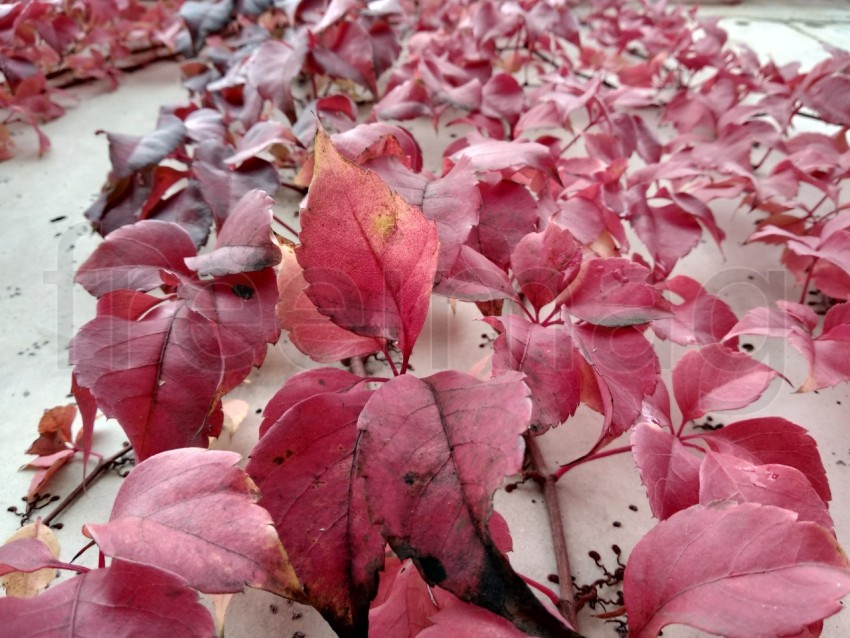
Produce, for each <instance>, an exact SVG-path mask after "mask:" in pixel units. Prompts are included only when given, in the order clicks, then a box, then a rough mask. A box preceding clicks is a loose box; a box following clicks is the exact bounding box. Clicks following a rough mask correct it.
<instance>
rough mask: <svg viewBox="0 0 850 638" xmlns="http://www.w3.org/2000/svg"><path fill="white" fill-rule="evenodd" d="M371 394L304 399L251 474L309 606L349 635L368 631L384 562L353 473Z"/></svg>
mask: <svg viewBox="0 0 850 638" xmlns="http://www.w3.org/2000/svg"><path fill="white" fill-rule="evenodd" d="M371 395H372V392H371V391H368V392H367V391H358V392H347V393H345V394H336V393H331V392H326V393H324V394H318V395H315V396H312V397H310V398H309V399H305V400H303V401H301V402H300V403H298V404H296V405H295V406H293V407H292V408H290V409H289V410H288V411H286V412H285V413H284V415H283V416H282V417H281V418H280V419H278V420H277V422H276V423H275V424H274V425H273V426H272V427H271V428H270V429H269V430H268V431H267V432H266V433H265V435H264V436H263V438H262V439H261V440H260V442H259V443H258V444H257V445H256V446H255V447H254V449H253V451H252V452H251V461H250V462H249V463H248V466H247V468H246V471H247V472H248V474H249V475H250V476H251V477H252V478H253V479H254V480H255V481H256V482H257V485H258V487H259V488H260V490H261V491H262V494H263V497H262V499H261V500H260V505H261V506H263V507H264V508H266V509H267V510H268V511H269V513H270V514H271V516H272V520H273V521H274V524H275V527H276V528H277V530H278V533H279V534H280V539H281V541H282V542H283V544H284V546H285V547H286V548H287V551H288V553H289V555H290V556H291V562H292V566H293V568H294V570H295V574H296V576H297V577H298V580H299V581H300V583H301V584H302V586H303V588H304V592H305V598H306V601H307V602H308V603H309V604H310V605H312V606H313V607H315V608H316V609H318V610H319V612H320V613H321V614H322V616H324V617H325V618H326V619H327V620H328V622H329V623H330V624H331V626H332V627H333V628H334V630H335V631H336V632H337V633H339V634H340V635H344V636H347V635H352V636H354V635H358V636H359V635H363V633H364V632H365V631H366V628H367V626H368V613H369V601H370V600H372V598H373V597H374V595H375V591H376V588H375V585H376V583H377V581H376V576H377V572H378V570H379V569H380V568H381V566H382V565H383V561H384V539H383V538H382V537H381V533H380V528H379V527H376V526H374V525H373V524H372V523H370V521H369V518H368V516H367V512H366V503H365V501H364V497H363V482H362V479H358V478H355V476H354V472H353V466H354V459H355V453H356V450H357V442H358V438H359V437H358V430H357V419H358V417H359V416H360V412H361V410H362V409H363V406H364V405H366V401H368V400H369V397H370V396H371Z"/></svg>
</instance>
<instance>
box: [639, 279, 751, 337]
mask: <svg viewBox="0 0 850 638" xmlns="http://www.w3.org/2000/svg"><path fill="white" fill-rule="evenodd" d="M659 288H661V289H662V290H669V291H670V292H672V293H674V294H676V295H677V296H678V297H680V298H681V299H682V303H678V304H677V303H674V304H672V310H673V316H672V317H670V318H662V319H656V320H655V321H653V322H652V329H653V330H654V331H655V334H657V335H658V336H659V337H661V338H662V339H669V340H670V341H672V342H674V343H678V344H680V345H683V346H688V345H696V344H698V345H708V344H710V343H718V342H720V341H721V340H724V337H725V336H726V335H727V333H728V332H729V331H730V330H731V329H732V327H733V326H735V324H736V323H737V321H738V318H737V317H736V316H735V313H734V312H732V309H731V308H730V307H729V304H727V303H726V302H725V301H723V300H722V299H720V298H719V297H715V296H714V295H711V294H709V293H708V292H706V290H705V289H704V288H703V287H702V285H700V283H699V282H698V281H696V280H695V279H691V278H690V277H686V276H684V275H678V276H677V277H672V278H671V279H668V280H667V281H665V282H662V283H661V284H659ZM736 343H737V342H733V343H731V344H730V345H731V346H735V345H736Z"/></svg>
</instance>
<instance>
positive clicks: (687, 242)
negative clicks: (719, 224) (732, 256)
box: [629, 196, 702, 276]
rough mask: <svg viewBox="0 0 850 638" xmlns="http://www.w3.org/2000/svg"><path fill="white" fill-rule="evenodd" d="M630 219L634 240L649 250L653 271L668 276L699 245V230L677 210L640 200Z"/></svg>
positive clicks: (690, 218)
mask: <svg viewBox="0 0 850 638" xmlns="http://www.w3.org/2000/svg"><path fill="white" fill-rule="evenodd" d="M629 218H630V221H631V223H632V228H634V230H635V232H636V233H637V236H638V237H640V240H641V241H642V242H643V243H644V244H645V245H646V247H647V248H648V249H649V252H650V254H651V255H652V259H653V261H654V262H655V271H657V272H658V274H660V275H661V276H664V275H667V274H668V273H669V272H670V271H671V270H673V267H674V266H675V265H676V262H678V261H679V260H680V259H681V258H682V257H684V256H685V255H687V254H688V253H690V252H691V251H692V250H693V249H694V248H695V247H696V245H697V244H698V243H699V240H700V237H701V236H702V228H701V227H700V225H699V222H697V221H696V220H695V219H694V218H693V217H692V216H691V215H688V214H687V213H686V212H685V211H683V210H682V209H681V208H680V207H679V206H676V205H675V204H668V205H666V206H652V205H650V204H649V203H647V201H646V199H645V198H644V197H641V196H639V197H638V201H637V202H635V203H634V204H633V205H632V206H631V209H630V212H629Z"/></svg>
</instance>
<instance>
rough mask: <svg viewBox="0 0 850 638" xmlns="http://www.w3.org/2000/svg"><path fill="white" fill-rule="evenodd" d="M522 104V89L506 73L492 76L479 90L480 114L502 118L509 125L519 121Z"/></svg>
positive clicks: (523, 97) (523, 95) (523, 100)
mask: <svg viewBox="0 0 850 638" xmlns="http://www.w3.org/2000/svg"><path fill="white" fill-rule="evenodd" d="M524 102H525V94H524V93H523V91H522V87H521V86H520V85H519V82H517V81H516V80H515V79H514V78H513V76H511V75H508V74H507V73H497V74H495V75H493V76H492V77H491V78H490V79H489V80H487V83H486V84H484V86H483V87H482V90H481V112H482V113H483V114H484V115H488V116H490V117H500V118H503V119H504V120H505V121H507V122H508V123H509V124H511V125H514V124H516V121H517V120H518V119H519V116H520V114H521V113H522V109H523V106H524Z"/></svg>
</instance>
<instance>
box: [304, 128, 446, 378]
mask: <svg viewBox="0 0 850 638" xmlns="http://www.w3.org/2000/svg"><path fill="white" fill-rule="evenodd" d="M301 224H302V231H301V240H302V242H303V243H302V245H301V246H300V247H299V248H298V249H297V250H296V256H297V258H298V262H299V263H300V264H301V266H302V267H303V268H304V278H305V279H306V280H307V281H308V282H309V284H310V286H309V287H308V288H307V295H308V296H309V297H310V298H311V299H312V301H313V302H314V303H315V304H316V307H317V308H318V309H319V311H320V312H322V314H325V315H327V316H329V317H330V318H331V319H332V320H333V321H334V323H336V324H337V325H339V326H341V327H343V328H346V329H348V330H351V331H352V332H355V333H357V334H360V335H362V336H365V337H379V338H384V339H392V340H397V341H398V342H399V348H400V349H401V351H402V355H403V357H404V362H403V364H402V367H403V368H406V365H405V364H406V362H407V359H408V358H409V357H410V353H411V351H412V350H413V344H414V343H415V341H416V338H417V337H418V336H419V331H420V330H421V329H422V326H423V324H424V323H425V315H426V313H427V311H428V305H429V302H430V295H431V287H432V284H433V280H434V273H435V272H436V268H437V253H438V249H439V242H438V240H437V230H436V227H435V225H434V223H433V222H429V221H428V220H427V219H425V217H424V216H423V215H422V213H421V212H420V211H419V209H417V208H415V207H413V206H410V205H409V204H408V203H407V202H405V201H404V200H403V199H402V198H401V197H399V196H398V195H396V194H395V193H393V192H392V191H390V189H389V188H387V186H386V184H384V183H383V181H381V179H380V177H378V176H377V175H375V174H374V173H372V172H370V171H366V170H364V169H362V168H360V167H359V166H357V165H356V164H354V163H352V162H350V161H348V160H346V159H345V158H344V157H342V156H341V155H340V154H339V153H338V152H337V151H336V149H335V148H334V147H333V145H332V144H331V141H330V138H328V136H327V134H326V133H325V132H324V131H319V133H318V135H317V137H316V167H315V174H314V176H313V181H312V183H311V186H310V200H309V207H308V209H307V210H305V211H304V213H303V214H302V217H301ZM330 228H333V232H332V233H331V232H328V231H329V229H330Z"/></svg>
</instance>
